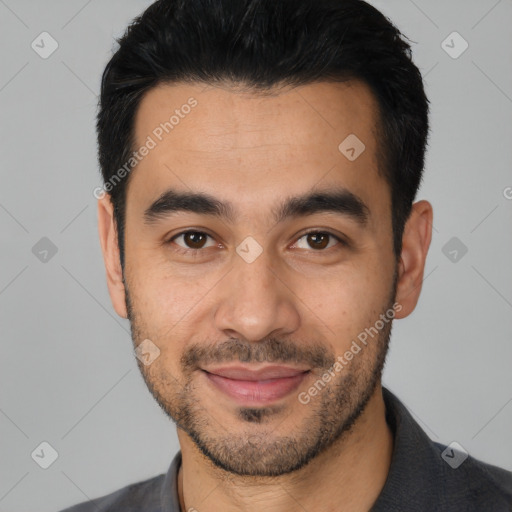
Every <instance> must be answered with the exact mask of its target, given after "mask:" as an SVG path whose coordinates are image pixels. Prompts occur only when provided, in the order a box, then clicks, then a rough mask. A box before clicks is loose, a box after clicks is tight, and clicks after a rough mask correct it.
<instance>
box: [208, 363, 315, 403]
mask: <svg viewBox="0 0 512 512" xmlns="http://www.w3.org/2000/svg"><path fill="white" fill-rule="evenodd" d="M202 372H203V373H204V374H205V376H206V378H207V380H208V382H209V384H210V385H211V386H212V388H213V389H214V390H215V391H220V392H222V393H223V394H224V395H227V396H228V397H230V398H231V399H233V400H235V401H236V402H237V403H238V404H239V405H251V406H255V405H265V404H269V403H272V402H275V401H277V400H280V399H282V398H285V397H286V396H288V395H289V394H290V393H292V391H294V390H295V389H297V387H299V385H300V383H301V382H302V381H303V380H304V378H305V377H306V375H308V374H309V373H310V370H309V369H305V368H293V367H289V366H265V367H261V368H259V369H252V368H251V367H249V366H224V367H219V368H209V369H204V368H203V369H202Z"/></svg>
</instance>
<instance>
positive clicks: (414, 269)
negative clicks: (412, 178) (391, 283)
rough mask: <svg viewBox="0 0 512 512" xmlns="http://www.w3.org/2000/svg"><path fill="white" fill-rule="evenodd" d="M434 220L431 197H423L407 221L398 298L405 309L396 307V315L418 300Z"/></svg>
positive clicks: (404, 313) (410, 308) (407, 311)
mask: <svg viewBox="0 0 512 512" xmlns="http://www.w3.org/2000/svg"><path fill="white" fill-rule="evenodd" d="M432 221H433V209H432V205H431V204H430V203H429V202H428V201H424V200H422V201H418V202H417V203H414V204H413V205H412V211H411V215H410V216H409V219H408V220H407V222H406V224H405V229H404V234H403V237H402V252H401V254H400V261H399V263H398V282H397V292H396V302H398V303H399V304H401V306H402V309H401V310H400V311H397V314H396V315H395V317H396V318H405V317H406V316H408V315H410V314H411V313H412V312H413V311H414V308H415V307H416V304H417V303H418V299H419V296H420V292H421V287H422V284H423V273H424V270H425V261H426V259H427V253H428V248H429V247H430V241H431V239H432Z"/></svg>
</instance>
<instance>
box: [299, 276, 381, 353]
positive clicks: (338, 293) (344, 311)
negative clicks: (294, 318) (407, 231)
mask: <svg viewBox="0 0 512 512" xmlns="http://www.w3.org/2000/svg"><path fill="white" fill-rule="evenodd" d="M297 286H299V285H297ZM301 286H302V290H303V291H302V293H300V294H297V295H298V296H299V298H300V299H301V300H303V301H304V303H305V304H306V305H307V308H306V309H305V310H304V311H305V314H307V315H308V317H309V318H310V321H311V322H312V323H316V324H317V326H319V327H320V328H322V326H323V327H324V328H325V333H326V336H327V337H328V338H330V339H331V340H332V345H333V347H334V348H335V350H337V351H342V350H345V349H346V347H347V346H350V344H351V341H352V339H354V338H355V337H356V336H357V335H358V334H359V333H360V332H362V331H364V329H365V328H367V327H369V326H371V325H373V324H374V323H375V321H376V320H377V319H378V318H379V315H380V314H381V313H382V312H383V310H384V309H385V308H386V307H387V305H388V300H389V293H390V290H389V289H388V287H387V281H386V278H385V277H384V276H380V277H379V276H378V275H376V274H375V273H372V272H369V271H368V267H366V270H365V271H358V270H357V269H351V270H348V271H344V272H343V273H341V272H340V273H338V274H337V275H331V276H330V278H329V279H325V280H324V279H322V280H316V281H314V282H313V283H311V282H309V283H308V285H307V287H305V286H304V283H303V284H302V285H301ZM299 289H300V288H299Z"/></svg>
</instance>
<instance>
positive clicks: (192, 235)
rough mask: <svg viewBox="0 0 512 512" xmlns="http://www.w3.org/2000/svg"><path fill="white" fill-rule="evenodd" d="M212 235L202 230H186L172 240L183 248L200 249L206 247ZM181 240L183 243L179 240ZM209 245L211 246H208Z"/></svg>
mask: <svg viewBox="0 0 512 512" xmlns="http://www.w3.org/2000/svg"><path fill="white" fill-rule="evenodd" d="M208 238H211V237H210V235H207V234H206V233H202V232H201V231H185V232H183V233H180V234H178V235H176V236H175V237H173V238H172V239H171V240H170V241H171V242H175V243H176V245H178V246H179V247H181V248H183V249H190V250H198V249H203V248H205V247H206V242H207V240H208ZM178 240H180V241H181V243H179V242H178ZM208 247H209V246H208Z"/></svg>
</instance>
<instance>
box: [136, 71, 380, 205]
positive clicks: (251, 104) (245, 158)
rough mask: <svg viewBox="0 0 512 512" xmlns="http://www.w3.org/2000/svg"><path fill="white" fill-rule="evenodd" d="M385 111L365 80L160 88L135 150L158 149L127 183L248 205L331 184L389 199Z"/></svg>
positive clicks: (143, 107)
mask: <svg viewBox="0 0 512 512" xmlns="http://www.w3.org/2000/svg"><path fill="white" fill-rule="evenodd" d="M377 111H378V108H377V102H376V100H375V98H374V96H373V94H372V92H371V90H370V89H369V87H367V86H366V85H365V84H363V83H362V82H359V81H350V82H344V83H336V84H335V83H314V84H309V85H306V86H301V87H296V88H290V87H288V88H286V89H282V90H277V89H274V90H271V91H270V92H269V93H267V94H260V93H257V92H254V91H250V90H240V89H238V90H237V89H234V88H232V87H228V86H226V87H213V86H205V85H202V84H201V85H200V84H172V85H159V86H158V87H155V88H153V89H151V90H150V91H149V92H148V93H146V95H145V96H144V98H143V100H142V101H141V103H140V106H139V108H138V111H137V114H136V117H135V126H134V134H135V141H136V148H135V149H137V148H141V147H143V146H144V145H146V146H151V150H150V151H147V152H146V153H147V154H146V156H144V157H143V158H142V159H141V160H140V162H139V163H138V164H137V166H136V168H135V170H134V171H132V176H131V178H130V185H129V189H133V192H134V194H135V195H137V196H145V197H147V198H148V200H149V199H150V198H151V199H153V200H154V198H155V196H157V195H159V194H160V193H161V192H162V191H163V190H164V189H166V188H168V187H174V188H176V186H177V187H178V188H182V189H184V190H190V189H200V190H202V191H205V192H208V193H211V194H212V195H215V196H217V197H219V198H222V197H224V198H225V199H230V200H231V199H232V198H233V196H235V197H236V198H238V199H239V200H240V201H243V204H244V205H247V206H249V205H251V204H253V205H255V204H257V203H259V204H260V205H261V204H262V203H261V201H262V199H263V197H265V198H267V197H268V198H269V200H270V198H272V197H274V198H275V197H276V196H278V195H282V194H283V193H286V194H293V193H294V192H296V193H297V194H299V193H303V192H304V191H305V190H311V189H313V188H314V187H317V186H323V187H325V186H329V185H342V186H344V187H345V188H348V189H349V190H351V191H353V192H354V193H355V194H358V195H359V196H361V197H364V196H366V197H368V196H369V195H371V194H380V195H381V196H382V195H383V194H382V190H383V188H385V189H386V192H388V191H387V187H383V186H382V185H383V181H382V178H381V177H380V175H379V173H378V160H377V138H376V133H375V130H376V120H377ZM352 148H354V150H355V152H356V153H355V155H356V156H357V158H356V159H353V156H354V151H352ZM347 150H348V153H347ZM361 151H362V152H361ZM359 153H360V154H359ZM358 155H359V156H358ZM348 157H351V158H348ZM130 195H132V194H130ZM228 195H229V196H230V197H227V196H228ZM368 202H372V201H368ZM141 206H142V205H141Z"/></svg>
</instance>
